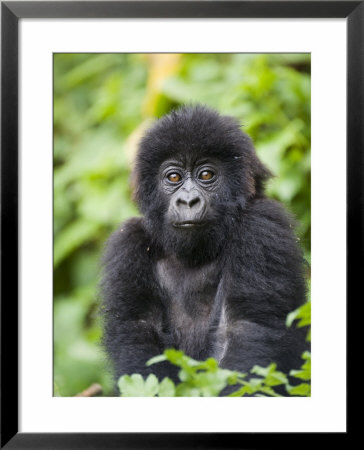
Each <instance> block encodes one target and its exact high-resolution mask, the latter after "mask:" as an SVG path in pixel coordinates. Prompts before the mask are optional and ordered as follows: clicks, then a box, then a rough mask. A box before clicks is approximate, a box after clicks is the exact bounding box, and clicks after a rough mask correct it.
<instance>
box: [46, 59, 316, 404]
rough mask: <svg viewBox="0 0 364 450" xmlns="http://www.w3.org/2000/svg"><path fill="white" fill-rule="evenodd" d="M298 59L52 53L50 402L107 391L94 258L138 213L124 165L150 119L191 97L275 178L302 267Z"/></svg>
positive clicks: (304, 221) (304, 198)
mask: <svg viewBox="0 0 364 450" xmlns="http://www.w3.org/2000/svg"><path fill="white" fill-rule="evenodd" d="M310 87H311V84H310V55H308V54H55V55H54V386H55V389H54V395H62V396H72V395H75V394H77V393H78V392H80V391H83V390H84V389H86V388H87V387H88V386H89V385H90V384H92V383H95V382H97V383H100V384H101V385H102V387H103V391H104V395H110V393H111V389H112V383H111V377H110V375H109V373H108V367H107V364H106V361H105V357H104V355H103V353H102V348H101V347H100V344H99V340H100V336H101V332H100V323H99V320H98V317H97V308H98V291H97V284H98V281H99V270H100V267H99V260H100V255H101V253H102V248H103V245H104V242H105V240H106V239H107V237H108V235H109V234H110V233H111V232H112V231H113V230H114V229H115V228H116V227H117V226H118V224H119V223H120V222H121V221H123V220H125V219H127V218H128V217H130V216H133V215H137V214H138V211H137V209H136V207H135V205H134V204H133V202H132V200H131V189H130V184H129V178H130V168H131V165H132V161H133V157H134V154H135V151H136V147H137V143H138V139H139V138H140V136H141V135H142V133H143V131H144V130H145V128H146V127H147V126H148V125H149V124H150V123H151V121H152V120H153V119H155V118H156V117H159V116H161V115H163V114H165V113H167V112H168V111H170V110H171V109H172V108H174V107H176V106H178V105H181V104H184V103H191V102H200V103H204V104H207V105H209V106H212V107H214V108H216V109H218V110H219V111H220V112H221V113H222V114H229V115H233V116H235V117H236V118H238V119H239V121H240V122H241V124H242V125H243V129H244V131H246V132H247V133H248V134H249V135H250V136H251V137H252V138H253V141H254V143H255V146H256V148H257V152H258V154H259V156H260V158H261V159H262V160H263V161H264V163H265V164H266V165H267V166H268V167H269V168H270V169H271V170H272V172H273V173H274V174H275V175H276V178H274V179H272V180H271V181H270V182H269V184H268V186H267V191H268V194H269V195H270V196H272V197H274V198H276V199H278V200H280V201H281V202H283V203H284V204H285V205H286V206H287V208H288V209H289V210H290V211H291V212H293V213H294V214H295V216H296V217H297V219H298V221H299V223H300V225H299V229H298V231H299V237H300V242H301V244H302V248H303V250H304V253H305V257H306V259H307V260H308V261H309V262H310V184H311V179H310V107H311V105H310Z"/></svg>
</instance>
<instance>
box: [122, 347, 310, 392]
mask: <svg viewBox="0 0 364 450" xmlns="http://www.w3.org/2000/svg"><path fill="white" fill-rule="evenodd" d="M303 358H304V359H305V363H304V364H303V366H302V369H301V370H292V371H291V372H290V376H291V377H295V378H298V379H300V380H305V381H310V379H311V358H310V354H309V353H308V352H306V353H305V354H304V355H303ZM161 361H169V362H170V363H172V364H174V365H176V366H177V367H179V368H180V370H179V373H178V377H179V379H180V383H178V384H177V385H175V384H174V383H173V381H172V380H170V379H169V378H164V379H163V380H162V381H161V382H158V379H157V377H156V376H155V375H153V374H151V375H149V376H148V377H147V379H146V380H143V377H142V376H141V375H139V374H133V375H131V376H129V375H123V376H122V377H120V379H119V383H118V386H119V389H120V393H121V396H122V397H143V396H144V397H155V396H159V397H216V396H218V395H219V394H221V393H222V392H223V390H224V389H225V388H226V387H227V386H231V385H232V386H236V390H235V391H234V392H232V393H231V394H229V395H228V397H243V396H244V395H255V396H260V397H266V396H267V397H281V394H278V393H277V392H276V391H275V389H274V388H275V387H277V386H284V387H285V389H286V390H287V392H288V393H289V395H292V396H310V393H311V388H310V384H309V383H301V384H299V385H295V386H291V385H290V383H289V380H288V377H287V376H286V375H285V374H284V373H283V372H280V371H278V370H276V369H277V365H276V364H274V363H272V364H270V365H269V366H268V367H260V366H254V367H253V368H252V369H251V371H250V373H251V374H252V375H257V377H249V378H247V374H245V373H241V372H237V371H232V370H227V369H222V368H220V367H219V366H218V363H217V361H216V360H215V359H214V358H208V359H207V360H206V361H196V360H194V359H192V358H190V357H188V356H187V355H185V354H184V353H183V352H182V351H180V350H174V349H168V350H165V351H164V353H163V354H162V355H158V356H156V357H155V358H152V359H150V360H149V361H148V362H147V365H149V366H150V365H152V364H155V363H158V362H161Z"/></svg>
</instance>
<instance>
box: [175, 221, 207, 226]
mask: <svg viewBox="0 0 364 450" xmlns="http://www.w3.org/2000/svg"><path fill="white" fill-rule="evenodd" d="M203 225H205V222H196V221H193V220H185V221H183V222H175V223H174V224H173V226H174V227H175V228H192V227H202V226H203Z"/></svg>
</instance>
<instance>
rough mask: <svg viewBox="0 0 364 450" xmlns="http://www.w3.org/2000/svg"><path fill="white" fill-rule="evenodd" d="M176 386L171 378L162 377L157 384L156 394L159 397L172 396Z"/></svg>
mask: <svg viewBox="0 0 364 450" xmlns="http://www.w3.org/2000/svg"><path fill="white" fill-rule="evenodd" d="M175 393H176V388H175V385H174V383H173V381H172V380H170V379H169V378H163V380H162V382H161V383H160V384H159V390H158V396H159V397H174V396H175Z"/></svg>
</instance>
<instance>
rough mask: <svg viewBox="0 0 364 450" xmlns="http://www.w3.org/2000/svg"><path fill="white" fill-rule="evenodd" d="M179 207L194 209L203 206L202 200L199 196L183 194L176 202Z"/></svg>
mask: <svg viewBox="0 0 364 450" xmlns="http://www.w3.org/2000/svg"><path fill="white" fill-rule="evenodd" d="M176 205H177V206H187V208H193V207H194V206H201V199H200V197H199V196H198V195H196V194H195V195H190V194H183V195H181V196H179V197H178V198H177V200H176Z"/></svg>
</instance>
